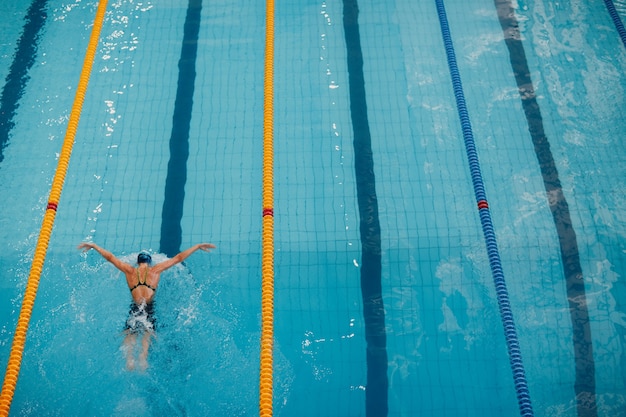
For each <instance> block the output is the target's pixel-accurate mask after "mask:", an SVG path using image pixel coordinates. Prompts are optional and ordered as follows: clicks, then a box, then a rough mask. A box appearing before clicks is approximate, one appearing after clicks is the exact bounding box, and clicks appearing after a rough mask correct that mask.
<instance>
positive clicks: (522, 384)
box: [435, 0, 534, 417]
mask: <svg viewBox="0 0 626 417" xmlns="http://www.w3.org/2000/svg"><path fill="white" fill-rule="evenodd" d="M435 3H436V4H437V14H438V15H439V24H440V26H441V35H442V37H443V43H444V46H445V49H446V55H447V58H448V68H449V70H450V77H451V78H452V87H453V88H454V96H455V98H456V106H457V110H458V113H459V118H460V121H461V127H462V130H463V140H464V142H465V150H466V153H467V159H468V162H469V167H470V173H471V176H472V184H473V186H474V195H475V196H476V202H477V204H478V213H479V215H480V223H481V224H482V229H483V235H484V237H485V243H486V246H487V255H488V257H489V265H490V266H491V273H492V276H493V281H494V284H495V287H496V295H497V299H498V306H499V308H500V316H501V318H502V324H503V325H504V335H505V338H506V344H507V348H508V353H509V362H510V365H511V371H512V372H513V380H514V383H515V391H516V393H517V401H518V405H519V409H520V415H521V416H525V417H530V416H533V415H534V413H533V408H532V404H531V400H530V393H529V391H528V383H527V382H526V373H525V371H524V364H523V363H522V354H521V350H520V346H519V340H518V337H517V329H516V327H515V321H514V320H513V312H512V311H511V303H510V301H509V292H508V290H507V287H506V282H505V280H504V273H503V271H502V263H501V262H500V252H499V251H498V245H497V243H496V234H495V231H494V227H493V223H492V221H491V213H490V212H489V204H488V203H487V196H486V193H485V185H484V181H483V178H482V174H481V171H480V163H479V161H478V154H477V152H476V144H475V141H474V134H473V133H472V125H471V122H470V117H469V113H468V111H467V106H466V104H465V96H464V94H463V85H462V83H461V76H460V74H459V69H458V66H457V63H456V55H455V53H454V45H453V44H452V36H451V35H450V28H449V26H448V17H447V15H446V9H445V7H444V4H443V0H435Z"/></svg>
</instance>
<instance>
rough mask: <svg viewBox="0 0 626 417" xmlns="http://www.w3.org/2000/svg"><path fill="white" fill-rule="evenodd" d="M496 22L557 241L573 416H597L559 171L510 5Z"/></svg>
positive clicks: (587, 328) (503, 4)
mask: <svg viewBox="0 0 626 417" xmlns="http://www.w3.org/2000/svg"><path fill="white" fill-rule="evenodd" d="M494 3H495V6H496V10H497V12H498V19H499V21H500V25H501V26H502V31H503V33H504V41H505V43H506V46H507V48H508V50H509V58H510V61H511V68H512V70H513V74H514V76H515V81H516V83H517V88H518V90H519V94H520V98H521V101H522V108H523V109H524V114H525V115H526V121H527V123H528V131H529V133H530V136H531V139H532V142H533V145H534V149H535V154H536V156H537V161H538V162H539V169H540V170H541V176H542V178H543V184H544V187H545V190H546V196H547V198H548V203H549V204H548V205H549V206H550V211H551V212H552V218H553V220H554V225H555V226H556V232H557V235H558V237H559V245H560V251H561V259H562V261H563V272H564V274H565V283H566V291H567V300H568V303H569V313H570V321H571V323H572V329H573V340H572V341H573V345H574V346H573V348H574V362H575V370H576V379H575V383H574V392H575V394H576V403H577V409H578V415H579V416H589V417H592V416H597V406H596V386H595V361H594V358H593V344H592V341H591V325H590V322H589V309H588V302H587V296H586V292H585V282H584V277H583V271H582V267H581V265H580V255H579V250H578V243H577V241H576V232H575V230H574V228H573V227H572V220H571V217H570V212H569V206H568V204H567V200H566V199H565V195H564V194H563V189H562V187H561V181H560V179H559V172H558V170H557V167H556V163H555V162H554V157H553V155H552V151H551V150H550V142H549V141H548V138H547V137H546V135H545V132H544V128H543V118H542V116H541V109H540V107H539V103H538V102H537V96H536V94H535V87H534V86H533V82H532V79H531V76H530V69H529V68H528V61H527V59H526V52H525V50H524V45H523V44H522V40H521V36H520V29H519V23H518V21H517V18H516V17H515V10H514V8H513V6H512V4H511V2H510V0H494Z"/></svg>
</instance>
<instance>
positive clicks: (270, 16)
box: [259, 0, 274, 417]
mask: <svg viewBox="0 0 626 417" xmlns="http://www.w3.org/2000/svg"><path fill="white" fill-rule="evenodd" d="M265 25H266V28H265V73H264V85H263V96H264V100H263V236H262V240H261V244H262V255H261V273H262V282H261V373H260V380H259V411H260V416H261V417H264V416H271V415H272V401H273V400H272V399H273V395H272V380H273V366H272V359H273V358H272V356H273V348H274V143H273V141H274V1H273V0H267V2H266V12H265Z"/></svg>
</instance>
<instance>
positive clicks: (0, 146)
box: [0, 0, 48, 162]
mask: <svg viewBox="0 0 626 417" xmlns="http://www.w3.org/2000/svg"><path fill="white" fill-rule="evenodd" d="M47 3H48V0H34V1H33V2H32V4H31V5H30V7H29V8H28V12H27V13H26V17H25V18H24V20H25V22H26V23H25V24H24V31H23V32H22V36H21V37H20V39H19V40H18V41H17V47H16V49H15V56H14V57H13V63H11V68H10V69H9V74H8V75H7V77H6V79H5V84H4V87H3V88H2V94H1V96H0V162H2V161H3V160H4V154H3V150H4V148H5V147H6V146H7V145H8V143H9V133H10V132H11V130H12V129H13V127H14V126H15V122H14V121H13V117H14V116H15V113H16V112H17V108H18V107H19V101H20V99H21V98H22V95H23V94H24V88H25V87H26V84H27V83H28V80H29V79H30V76H29V75H28V72H29V71H30V69H31V68H32V66H33V64H34V63H35V58H36V57H37V46H38V45H39V36H40V33H41V29H42V28H43V27H44V25H45V23H46V18H47V17H48V14H47V12H46V7H47V5H48V4H47Z"/></svg>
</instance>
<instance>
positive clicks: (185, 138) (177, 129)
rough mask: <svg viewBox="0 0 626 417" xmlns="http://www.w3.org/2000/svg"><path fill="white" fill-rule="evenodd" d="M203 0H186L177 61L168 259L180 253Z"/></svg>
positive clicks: (164, 243)
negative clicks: (185, 12)
mask: <svg viewBox="0 0 626 417" xmlns="http://www.w3.org/2000/svg"><path fill="white" fill-rule="evenodd" d="M201 13H202V0H189V2H188V4H187V14H186V16H185V24H184V29H183V42H182V48H181V51H180V58H179V60H178V84H177V85H178V87H177V89H176V99H175V102H174V115H173V117H172V132H171V135H170V142H169V146H170V159H169V162H168V164H167V177H166V179H165V197H164V200H163V210H162V212H161V242H160V249H159V251H160V252H161V253H164V254H166V255H167V256H169V257H172V256H174V255H176V254H177V253H178V252H180V245H181V242H182V227H181V224H180V222H181V219H182V217H183V206H184V203H185V184H186V182H187V159H188V158H189V130H190V125H191V115H192V111H193V95H194V90H195V80H196V58H197V55H198V35H199V32H200V20H201Z"/></svg>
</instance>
